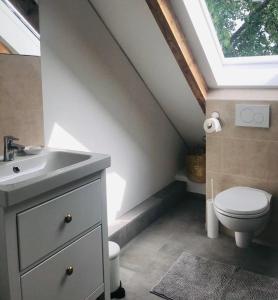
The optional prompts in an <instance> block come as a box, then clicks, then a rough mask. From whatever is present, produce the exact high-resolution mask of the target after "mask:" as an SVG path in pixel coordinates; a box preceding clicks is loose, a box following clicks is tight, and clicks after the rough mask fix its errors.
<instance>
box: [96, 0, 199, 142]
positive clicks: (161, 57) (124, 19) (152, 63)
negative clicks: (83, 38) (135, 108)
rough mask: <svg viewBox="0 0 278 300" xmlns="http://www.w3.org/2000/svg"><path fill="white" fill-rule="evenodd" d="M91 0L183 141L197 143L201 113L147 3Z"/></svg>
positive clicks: (129, 0) (124, 0)
mask: <svg viewBox="0 0 278 300" xmlns="http://www.w3.org/2000/svg"><path fill="white" fill-rule="evenodd" d="M91 2H92V4H93V6H94V7H95V9H96V11H97V13H98V14H99V15H100V17H101V18H102V20H103V21H104V23H105V24H106V26H107V28H108V29H109V30H110V32H111V34H112V35H113V36H114V38H115V39H116V40H117V42H118V44H119V45H120V47H121V48H122V50H123V51H124V52H125V54H126V55H127V57H128V58H129V60H130V62H131V63H132V64H133V65H134V67H135V69H136V70H137V72H138V73H139V75H140V76H141V78H142V80H143V81H144V82H145V84H146V85H147V87H148V88H149V89H150V91H151V92H152V94H153V95H154V97H155V98H156V100H157V101H158V102H159V104H160V105H161V107H162V109H163V110H164V111H165V113H166V114H167V116H168V117H169V119H170V120H171V121H172V123H173V124H174V126H175V127H176V129H177V131H178V132H179V133H180V134H181V135H182V137H183V138H184V140H185V141H186V142H187V143H188V144H195V143H198V142H200V141H201V139H202V137H203V135H204V132H203V129H202V124H203V120H204V114H203V112H202V110H201V108H200V106H199V104H198V102H197V101H196V99H195V97H194V95H193V94H192V91H191V89H190V87H189V85H188V84H187V82H186V79H185V77H184V75H183V74H182V72H181V70H180V68H179V66H178V64H177V63H176V60H175V58H174V56H173V54H172V52H171V50H170V49H169V47H168V45H167V43H166V41H165V39H164V37H163V35H162V33H161V32H160V29H159V27H158V25H157V24H156V22H155V19H154V18H153V16H152V14H151V12H150V10H149V8H148V6H147V4H146V2H145V1H144V0H140V1H138V0H121V1H111V0H91Z"/></svg>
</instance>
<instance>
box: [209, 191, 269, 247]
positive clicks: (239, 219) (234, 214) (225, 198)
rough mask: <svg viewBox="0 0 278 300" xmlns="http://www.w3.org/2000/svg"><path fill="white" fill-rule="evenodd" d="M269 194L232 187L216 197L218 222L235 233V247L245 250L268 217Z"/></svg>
mask: <svg viewBox="0 0 278 300" xmlns="http://www.w3.org/2000/svg"><path fill="white" fill-rule="evenodd" d="M270 200H271V194H269V193H267V192H265V191H262V190H258V189H254V188H249V187H232V188H230V189H227V190H225V191H223V192H221V193H219V194H217V195H216V197H215V199H214V210H215V214H216V217H217V219H218V220H219V222H220V223H221V224H222V225H224V226H225V227H227V228H228V229H230V230H232V231H234V232H235V240H236V245H237V246H238V247H240V248H246V247H248V246H249V245H250V243H251V241H252V239H253V237H254V235H255V233H256V232H258V231H260V230H262V229H263V228H264V226H265V225H266V223H267V221H268V218H269V215H270Z"/></svg>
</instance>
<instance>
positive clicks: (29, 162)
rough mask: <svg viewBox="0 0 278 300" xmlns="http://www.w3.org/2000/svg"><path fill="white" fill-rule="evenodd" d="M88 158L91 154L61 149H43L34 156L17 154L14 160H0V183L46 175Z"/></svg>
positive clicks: (16, 181)
mask: <svg viewBox="0 0 278 300" xmlns="http://www.w3.org/2000/svg"><path fill="white" fill-rule="evenodd" d="M89 158H91V155H88V154H80V153H71V152H63V151H44V153H43V154H39V155H34V156H22V157H20V156H18V157H17V158H16V159H15V160H14V161H10V162H0V185H3V184H4V185H6V184H14V183H18V182H21V181H24V180H27V179H31V178H33V177H37V176H41V175H46V174H48V173H50V172H53V171H57V170H62V169H63V168H65V167H68V166H71V165H74V164H77V163H79V162H82V161H85V160H88V159H89Z"/></svg>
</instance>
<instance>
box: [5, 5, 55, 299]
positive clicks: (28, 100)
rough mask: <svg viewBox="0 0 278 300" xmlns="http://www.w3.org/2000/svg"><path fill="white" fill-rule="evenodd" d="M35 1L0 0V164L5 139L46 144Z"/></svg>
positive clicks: (26, 143)
mask: <svg viewBox="0 0 278 300" xmlns="http://www.w3.org/2000/svg"><path fill="white" fill-rule="evenodd" d="M36 1H37V0H0V70H1V72H0V160H1V156H2V154H3V148H4V146H3V137H4V136H6V135H13V136H15V137H17V138H19V143H20V144H22V145H43V143H44V131H43V104H42V81H41V57H40V35H39V14H38V4H37V2H36ZM51 1H52V0H51ZM9 54H13V55H9ZM0 298H1V297H0Z"/></svg>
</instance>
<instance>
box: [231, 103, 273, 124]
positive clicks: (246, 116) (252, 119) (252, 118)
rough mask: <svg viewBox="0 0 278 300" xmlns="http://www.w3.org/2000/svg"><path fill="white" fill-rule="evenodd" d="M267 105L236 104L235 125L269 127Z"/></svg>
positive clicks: (268, 108)
mask: <svg viewBox="0 0 278 300" xmlns="http://www.w3.org/2000/svg"><path fill="white" fill-rule="evenodd" d="M269 111H270V107H269V105H250V104H236V112H235V125H236V126H244V127H260V128H269Z"/></svg>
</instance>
